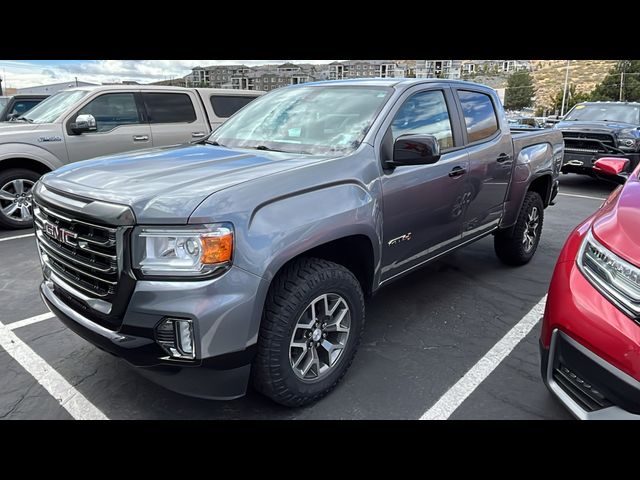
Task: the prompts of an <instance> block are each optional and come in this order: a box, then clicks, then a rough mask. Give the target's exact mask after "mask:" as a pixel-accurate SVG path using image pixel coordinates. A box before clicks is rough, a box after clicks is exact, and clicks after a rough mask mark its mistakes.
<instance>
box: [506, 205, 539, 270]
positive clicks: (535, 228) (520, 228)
mask: <svg viewBox="0 0 640 480" xmlns="http://www.w3.org/2000/svg"><path fill="white" fill-rule="evenodd" d="M543 220H544V204H543V203H542V198H541V197H540V194H538V193H537V192H527V194H526V196H525V198H524V203H523V204H522V208H521V209H520V215H519V216H518V220H517V222H516V224H515V225H514V226H513V228H510V229H508V230H503V231H499V232H498V233H496V235H495V237H494V242H493V245H494V248H495V251H496V255H497V256H498V258H499V259H500V260H501V261H502V262H503V263H506V264H507V265H524V264H525V263H528V262H529V261H530V260H531V259H532V258H533V255H534V254H535V253H536V249H537V248H538V244H539V243H540V234H541V233H542V222H543Z"/></svg>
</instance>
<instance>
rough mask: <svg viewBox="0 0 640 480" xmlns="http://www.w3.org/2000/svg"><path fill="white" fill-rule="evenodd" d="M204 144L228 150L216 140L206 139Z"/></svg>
mask: <svg viewBox="0 0 640 480" xmlns="http://www.w3.org/2000/svg"><path fill="white" fill-rule="evenodd" d="M203 142H204V143H208V144H209V145H213V146H214V147H225V148H226V146H225V145H222V144H221V143H218V142H217V141H215V140H209V139H208V138H206V139H204V140H203Z"/></svg>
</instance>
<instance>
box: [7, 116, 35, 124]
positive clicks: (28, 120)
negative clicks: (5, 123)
mask: <svg viewBox="0 0 640 480" xmlns="http://www.w3.org/2000/svg"><path fill="white" fill-rule="evenodd" d="M12 120H13V121H14V122H20V121H22V122H27V123H33V120H31V119H30V118H27V117H15V118H12Z"/></svg>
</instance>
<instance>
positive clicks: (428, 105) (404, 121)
mask: <svg viewBox="0 0 640 480" xmlns="http://www.w3.org/2000/svg"><path fill="white" fill-rule="evenodd" d="M391 131H392V133H393V140H394V141H395V140H396V139H397V138H398V137H399V136H400V135H406V134H425V135H433V136H434V137H436V139H437V140H438V143H439V144H440V148H441V149H443V150H444V149H446V148H452V147H453V132H452V130H451V119H450V117H449V110H448V109H447V102H446V101H445V98H444V93H443V92H442V91H441V90H429V91H428V92H421V93H416V94H415V95H413V96H411V97H410V98H409V99H408V100H407V101H406V102H404V105H402V107H400V110H398V113H397V114H396V117H395V118H394V119H393V122H392V123H391Z"/></svg>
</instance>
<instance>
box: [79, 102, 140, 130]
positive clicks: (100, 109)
mask: <svg viewBox="0 0 640 480" xmlns="http://www.w3.org/2000/svg"><path fill="white" fill-rule="evenodd" d="M84 114H91V115H93V116H94V118H95V119H96V126H97V127H98V129H97V131H98V132H108V131H110V130H113V129H114V128H116V127H118V126H120V125H132V124H139V123H142V121H141V119H140V114H139V112H138V107H137V105H136V99H135V97H134V95H133V93H107V94H105V95H100V96H99V97H98V98H96V99H94V100H92V101H91V102H89V103H88V104H86V105H85V106H84V107H82V109H81V110H80V111H79V112H78V115H84Z"/></svg>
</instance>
